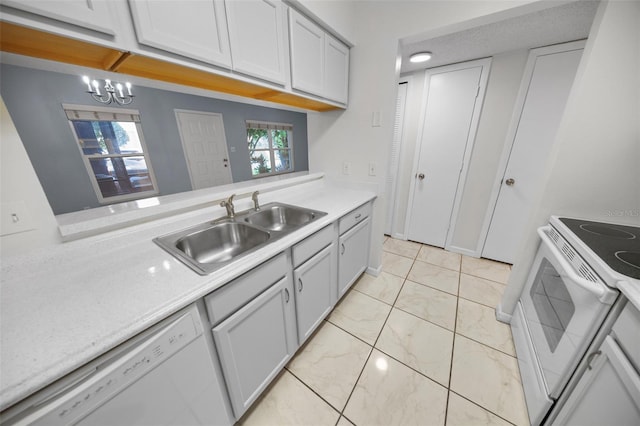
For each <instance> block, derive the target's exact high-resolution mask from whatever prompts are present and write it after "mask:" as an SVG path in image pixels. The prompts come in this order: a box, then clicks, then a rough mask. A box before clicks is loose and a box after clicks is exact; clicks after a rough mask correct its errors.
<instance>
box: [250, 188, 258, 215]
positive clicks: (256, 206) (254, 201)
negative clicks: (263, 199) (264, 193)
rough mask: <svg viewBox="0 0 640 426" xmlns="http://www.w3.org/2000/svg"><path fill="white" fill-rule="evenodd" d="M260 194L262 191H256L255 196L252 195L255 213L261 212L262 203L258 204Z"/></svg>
mask: <svg viewBox="0 0 640 426" xmlns="http://www.w3.org/2000/svg"><path fill="white" fill-rule="evenodd" d="M259 193H260V191H256V192H254V193H253V194H251V200H253V209H254V210H255V211H258V210H260V203H258V194H259Z"/></svg>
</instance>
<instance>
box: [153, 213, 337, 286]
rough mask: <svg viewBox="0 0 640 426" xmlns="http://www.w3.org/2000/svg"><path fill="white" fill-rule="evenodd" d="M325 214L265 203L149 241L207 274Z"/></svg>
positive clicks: (195, 269)
mask: <svg viewBox="0 0 640 426" xmlns="http://www.w3.org/2000/svg"><path fill="white" fill-rule="evenodd" d="M326 214H327V213H325V212H321V211H317V210H310V209H306V208H303V207H297V206H291V205H288V204H283V203H269V204H265V205H264V206H263V207H262V208H261V209H260V210H253V209H251V210H248V211H246V212H241V213H237V214H236V215H235V216H234V217H233V218H229V217H225V218H222V219H218V220H215V221H213V222H206V223H202V224H200V225H196V226H193V227H191V228H187V229H183V230H181V231H178V232H174V233H171V234H168V235H164V236H162V237H158V238H154V240H153V241H154V242H155V243H156V244H158V245H159V246H160V247H162V248H163V249H165V250H166V251H168V252H169V253H170V254H171V255H173V256H174V257H176V258H177V259H178V260H180V261H182V262H183V263H185V264H186V265H187V266H189V267H191V268H192V269H193V270H194V271H196V272H197V273H199V274H200V275H208V274H210V273H212V272H214V271H215V270H217V269H220V268H222V267H224V266H225V265H227V264H229V263H230V262H232V261H234V260H237V259H239V258H241V257H244V256H247V255H249V254H251V253H252V252H254V251H256V250H258V249H260V248H261V247H264V246H265V245H267V244H269V243H272V242H274V241H277V240H278V239H280V238H282V237H284V236H285V235H287V234H290V233H291V232H294V231H296V230H298V229H300V228H302V227H303V226H305V225H307V224H309V223H311V222H313V221H315V220H317V219H318V218H320V217H322V216H325V215H326Z"/></svg>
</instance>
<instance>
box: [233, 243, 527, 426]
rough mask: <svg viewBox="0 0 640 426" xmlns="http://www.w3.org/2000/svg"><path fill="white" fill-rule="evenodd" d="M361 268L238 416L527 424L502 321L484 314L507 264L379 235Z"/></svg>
mask: <svg viewBox="0 0 640 426" xmlns="http://www.w3.org/2000/svg"><path fill="white" fill-rule="evenodd" d="M383 248H384V253H383V266H382V273H381V274H380V275H379V276H378V277H373V276H370V275H367V274H364V275H363V276H362V277H361V278H360V279H359V280H358V281H357V282H356V283H355V284H354V285H353V287H352V288H351V290H350V291H349V292H348V293H347V294H346V295H345V297H344V298H343V299H342V300H341V301H340V302H339V304H338V305H337V306H336V307H335V309H334V310H333V312H332V313H331V314H330V315H329V316H328V317H327V318H326V320H325V321H324V322H323V324H322V325H321V326H320V327H319V328H318V330H317V331H316V332H315V334H314V335H313V336H312V337H311V338H310V339H309V340H308V341H307V342H306V344H305V345H304V347H303V348H301V349H300V350H299V351H298V353H297V355H296V356H295V357H294V358H293V359H292V360H291V361H290V362H289V364H288V365H287V367H286V368H285V369H284V370H283V372H282V373H281V374H280V375H279V376H278V378H276V380H274V382H273V383H272V384H271V385H270V387H269V389H267V391H265V392H264V394H263V396H262V397H261V398H260V399H259V400H258V401H257V402H256V403H255V404H254V405H253V407H252V408H251V409H250V411H249V412H248V413H246V414H245V415H244V416H243V418H242V419H241V420H240V424H243V425H278V426H279V425H296V426H303V425H332V426H333V425H339V426H348V425H356V426H367V425H384V426H389V425H420V426H430V425H445V424H446V425H448V426H458V425H460V426H463V425H465V426H466V425H469V426H471V425H510V424H513V425H527V424H528V417H527V409H526V405H525V401H524V395H523V391H522V384H521V382H520V373H519V370H518V363H517V360H516V358H515V352H514V348H513V341H512V338H511V330H510V329H509V327H508V326H507V325H505V324H503V323H500V322H498V321H496V320H495V315H494V307H495V306H496V305H497V304H498V302H499V301H500V297H501V295H502V292H503V291H504V287H505V284H506V282H507V279H508V276H509V272H510V271H511V268H510V266H509V265H505V264H501V263H498V262H492V261H489V260H485V259H475V258H470V257H467V256H461V255H459V254H456V253H451V252H447V251H445V250H442V249H440V248H436V247H430V246H426V245H422V244H418V243H414V242H409V241H400V240H395V239H391V238H387V237H385V242H384V246H383Z"/></svg>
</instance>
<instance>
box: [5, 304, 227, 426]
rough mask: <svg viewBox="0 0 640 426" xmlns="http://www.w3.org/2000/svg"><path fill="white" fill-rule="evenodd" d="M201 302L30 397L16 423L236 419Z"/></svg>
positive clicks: (49, 424)
mask: <svg viewBox="0 0 640 426" xmlns="http://www.w3.org/2000/svg"><path fill="white" fill-rule="evenodd" d="M207 345H208V343H207V341H206V340H205V336H204V335H203V326H202V320H201V318H200V315H199V312H198V309H197V307H196V305H193V306H191V307H190V308H188V309H186V310H183V311H181V312H180V313H178V314H176V315H174V316H172V317H170V318H168V319H166V320H164V321H163V322H161V323H160V324H158V325H157V326H154V327H152V329H151V330H149V331H147V332H144V333H143V334H142V335H140V336H138V337H136V338H134V339H133V340H132V341H131V342H129V343H125V349H124V350H123V349H122V348H119V349H115V350H114V351H112V353H107V354H106V355H104V356H102V357H100V358H99V359H98V360H97V361H96V362H95V365H91V364H90V365H89V371H88V372H85V373H84V374H82V376H81V377H80V378H75V379H74V380H69V383H64V382H65V380H64V379H63V380H61V382H62V383H56V386H55V388H54V387H53V386H52V387H51V388H53V389H50V388H45V389H44V391H41V392H39V393H38V394H36V395H35V396H34V397H31V398H29V399H28V400H27V401H25V402H28V404H27V406H26V407H24V405H23V404H21V405H22V407H21V409H20V412H19V413H18V414H15V415H13V414H12V415H11V417H10V418H6V416H3V417H5V418H3V419H2V420H3V424H7V423H5V422H8V423H9V424H15V425H47V426H57V425H118V426H120V425H153V426H160V425H230V424H232V423H233V419H231V418H230V415H229V405H228V401H226V396H225V395H224V394H223V391H222V389H223V386H224V384H223V383H221V382H220V380H219V377H220V375H219V374H218V371H217V369H216V366H215V365H214V360H213V358H212V356H211V353H210V351H209V349H208V347H207ZM92 364H93V363H92Z"/></svg>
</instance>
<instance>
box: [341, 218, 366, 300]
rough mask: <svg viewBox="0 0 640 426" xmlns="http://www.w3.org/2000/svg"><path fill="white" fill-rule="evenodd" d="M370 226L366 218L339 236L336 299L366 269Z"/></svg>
mask: <svg viewBox="0 0 640 426" xmlns="http://www.w3.org/2000/svg"><path fill="white" fill-rule="evenodd" d="M370 228H371V226H370V219H369V218H366V219H365V220H363V221H362V222H360V223H359V224H358V225H356V226H354V227H353V228H351V229H350V230H349V231H347V232H345V233H344V234H343V235H341V236H340V242H339V245H338V250H339V253H340V255H339V257H338V299H339V298H340V297H342V295H344V293H345V292H346V291H347V290H348V289H349V287H351V285H352V284H353V283H354V282H355V281H356V280H357V279H358V277H359V276H360V275H361V274H362V273H363V272H364V271H365V269H367V263H368V261H369V234H370V232H371V231H370Z"/></svg>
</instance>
